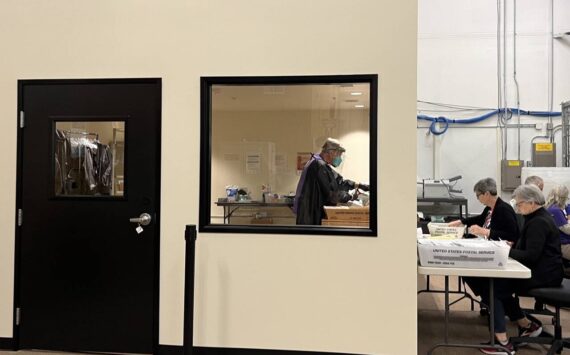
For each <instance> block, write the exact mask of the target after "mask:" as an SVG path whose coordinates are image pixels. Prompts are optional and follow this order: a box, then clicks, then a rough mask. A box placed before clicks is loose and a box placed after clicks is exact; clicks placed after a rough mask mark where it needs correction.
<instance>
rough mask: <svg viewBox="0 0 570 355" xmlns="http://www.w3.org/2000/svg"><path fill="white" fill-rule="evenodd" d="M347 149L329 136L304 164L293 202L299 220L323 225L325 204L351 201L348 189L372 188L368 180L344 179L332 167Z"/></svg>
mask: <svg viewBox="0 0 570 355" xmlns="http://www.w3.org/2000/svg"><path fill="white" fill-rule="evenodd" d="M345 151H346V150H345V149H344V148H343V147H342V146H341V145H340V142H339V141H338V140H336V139H334V138H327V140H326V141H325V143H324V144H323V146H322V149H321V152H320V153H319V154H312V155H311V159H310V160H309V161H308V162H307V164H305V167H304V168H303V172H302V174H301V178H300V179H299V183H298V184H297V192H296V194H295V202H294V204H293V212H294V213H295V214H296V215H297V224H300V225H320V224H321V220H322V219H323V218H324V217H325V211H324V206H335V205H337V204H338V203H345V202H348V201H349V200H350V199H351V198H352V196H351V195H350V194H349V192H348V191H349V190H352V189H360V190H362V191H368V190H369V189H370V187H369V186H368V185H366V184H362V183H356V182H354V181H352V180H345V179H344V178H343V177H342V176H341V175H340V174H339V173H338V172H336V171H335V170H334V169H333V168H332V167H335V168H336V167H338V166H339V165H340V164H341V163H342V157H343V153H344V152H345ZM331 166H332V167H331Z"/></svg>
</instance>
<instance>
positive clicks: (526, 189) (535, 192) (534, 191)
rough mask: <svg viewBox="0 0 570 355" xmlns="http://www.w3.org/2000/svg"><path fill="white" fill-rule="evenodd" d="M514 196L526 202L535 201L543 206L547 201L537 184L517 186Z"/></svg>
mask: <svg viewBox="0 0 570 355" xmlns="http://www.w3.org/2000/svg"><path fill="white" fill-rule="evenodd" d="M513 198H515V199H517V200H520V201H525V202H534V203H536V204H537V205H541V206H543V205H544V203H545V201H544V195H543V194H542V192H541V191H540V189H539V188H538V187H537V186H536V185H521V186H519V187H517V188H516V189H515V192H513Z"/></svg>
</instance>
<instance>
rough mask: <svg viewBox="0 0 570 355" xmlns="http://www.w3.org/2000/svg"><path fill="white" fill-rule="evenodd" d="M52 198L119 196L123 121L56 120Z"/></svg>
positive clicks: (123, 140) (122, 185) (122, 161)
mask: <svg viewBox="0 0 570 355" xmlns="http://www.w3.org/2000/svg"><path fill="white" fill-rule="evenodd" d="M53 139H54V188H55V190H54V192H55V196H75V197H79V196H123V194H124V190H125V183H124V182H125V180H124V149H125V122H124V121H115V122H111V121H57V122H55V130H54V137H53Z"/></svg>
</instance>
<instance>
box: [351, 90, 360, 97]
mask: <svg viewBox="0 0 570 355" xmlns="http://www.w3.org/2000/svg"><path fill="white" fill-rule="evenodd" d="M350 95H352V96H360V95H362V93H361V92H360V91H353V92H351V93H350Z"/></svg>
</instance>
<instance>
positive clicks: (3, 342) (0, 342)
mask: <svg viewBox="0 0 570 355" xmlns="http://www.w3.org/2000/svg"><path fill="white" fill-rule="evenodd" d="M0 350H14V338H0Z"/></svg>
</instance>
